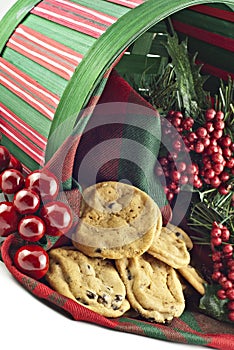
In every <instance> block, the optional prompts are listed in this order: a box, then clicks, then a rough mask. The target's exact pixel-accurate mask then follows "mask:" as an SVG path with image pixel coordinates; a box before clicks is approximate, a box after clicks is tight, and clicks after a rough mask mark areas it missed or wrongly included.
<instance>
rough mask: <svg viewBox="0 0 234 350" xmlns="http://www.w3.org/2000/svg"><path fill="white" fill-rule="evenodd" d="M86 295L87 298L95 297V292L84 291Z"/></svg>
mask: <svg viewBox="0 0 234 350" xmlns="http://www.w3.org/2000/svg"><path fill="white" fill-rule="evenodd" d="M86 295H87V297H88V298H89V299H95V297H96V294H95V293H93V292H91V291H90V290H87V291H86Z"/></svg>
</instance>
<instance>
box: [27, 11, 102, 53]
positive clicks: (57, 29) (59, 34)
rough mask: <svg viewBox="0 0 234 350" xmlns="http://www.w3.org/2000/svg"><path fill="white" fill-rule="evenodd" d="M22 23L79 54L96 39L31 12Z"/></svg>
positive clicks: (87, 48) (88, 47)
mask: <svg viewBox="0 0 234 350" xmlns="http://www.w3.org/2000/svg"><path fill="white" fill-rule="evenodd" d="M23 24H24V25H26V26H27V27H29V28H31V29H33V30H35V31H37V32H39V33H41V34H43V35H45V36H47V37H48V38H50V39H53V40H55V41H57V42H59V43H61V44H63V45H65V46H67V47H69V48H71V49H73V50H74V51H76V52H78V53H80V54H81V55H85V54H86V53H87V51H88V50H89V49H90V47H91V46H92V45H93V44H94V42H95V41H96V39H95V38H92V37H91V36H88V35H86V34H83V33H80V32H78V31H76V30H73V29H70V28H68V27H64V26H62V25H60V24H57V23H55V22H52V21H49V20H47V19H45V18H41V17H39V16H36V15H33V14H30V15H29V16H28V17H27V18H26V19H25V21H24V23H23Z"/></svg>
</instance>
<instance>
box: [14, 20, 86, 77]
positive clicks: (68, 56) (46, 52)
mask: <svg viewBox="0 0 234 350" xmlns="http://www.w3.org/2000/svg"><path fill="white" fill-rule="evenodd" d="M7 46H8V47H10V48H11V49H13V50H15V51H17V52H19V53H20V54H22V55H24V56H26V57H28V58H30V59H31V60H32V61H34V62H37V63H38V64H40V65H41V66H43V67H45V68H47V69H49V70H51V71H52V72H54V73H56V74H58V75H59V76H61V77H63V78H64V79H67V80H69V79H70V78H71V76H72V74H73V73H74V71H75V69H76V67H77V65H78V64H79V63H80V62H81V60H82V58H83V55H81V54H80V53H77V52H76V51H74V50H72V49H70V48H68V47H67V46H65V45H62V44H60V43H58V42H57V41H55V40H53V39H50V38H48V37H47V36H45V35H43V34H40V33H39V32H36V31H35V30H33V29H31V28H28V27H26V26H24V25H20V26H19V27H18V28H17V29H16V30H15V32H14V34H13V35H12V36H11V38H10V39H9V41H8V43H7Z"/></svg>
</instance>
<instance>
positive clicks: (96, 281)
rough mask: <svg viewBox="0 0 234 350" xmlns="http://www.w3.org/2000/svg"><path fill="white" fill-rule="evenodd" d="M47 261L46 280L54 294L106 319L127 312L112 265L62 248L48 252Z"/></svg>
mask: <svg viewBox="0 0 234 350" xmlns="http://www.w3.org/2000/svg"><path fill="white" fill-rule="evenodd" d="M49 257H50V266H49V270H48V272H47V274H46V280H47V282H48V283H49V285H50V286H51V287H52V288H53V289H54V290H55V291H57V292H58V293H60V294H62V295H64V296H66V297H68V298H70V299H73V300H75V301H76V302H77V303H79V304H81V305H83V306H85V307H87V308H88V309H91V310H93V311H95V312H97V313H99V314H100V315H103V316H106V317H119V316H121V315H123V314H124V313H125V312H126V311H127V310H129V308H130V304H129V302H128V300H127V299H126V288H125V286H124V284H123V282H122V280H121V278H120V276H119V274H118V272H117V270H116V268H115V266H114V265H113V262H112V261H110V260H103V259H99V258H89V257H87V256H85V255H84V254H83V253H81V252H79V251H77V250H76V249H75V248H74V249H71V248H65V247H64V248H54V249H52V250H51V251H50V252H49Z"/></svg>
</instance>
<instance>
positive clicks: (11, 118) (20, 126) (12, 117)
mask: <svg viewBox="0 0 234 350" xmlns="http://www.w3.org/2000/svg"><path fill="white" fill-rule="evenodd" d="M0 115H2V117H4V119H5V120H7V121H8V122H9V123H11V124H12V125H14V127H15V128H16V129H17V130H19V131H20V132H21V133H22V134H23V135H25V136H27V137H28V138H29V139H30V140H31V141H32V142H33V143H35V144H36V145H37V146H38V147H39V148H42V149H44V150H45V148H46V143H47V139H46V138H45V137H44V136H43V135H41V134H39V133H38V132H37V131H36V130H35V129H33V128H32V127H30V126H29V125H28V124H27V123H25V122H24V121H23V120H22V119H20V118H19V117H18V116H17V115H16V114H14V113H13V112H12V111H11V110H10V109H8V108H7V107H6V106H4V105H3V104H2V103H0Z"/></svg>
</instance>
